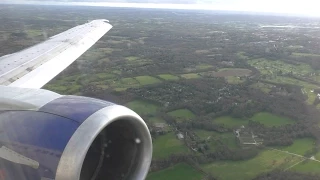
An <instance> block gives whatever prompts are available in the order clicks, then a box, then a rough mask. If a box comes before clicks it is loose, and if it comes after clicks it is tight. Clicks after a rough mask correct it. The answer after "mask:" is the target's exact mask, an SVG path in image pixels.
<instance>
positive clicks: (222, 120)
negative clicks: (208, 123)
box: [213, 116, 248, 128]
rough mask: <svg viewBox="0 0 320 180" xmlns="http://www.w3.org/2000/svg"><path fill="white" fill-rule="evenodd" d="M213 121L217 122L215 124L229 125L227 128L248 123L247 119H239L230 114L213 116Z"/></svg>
mask: <svg viewBox="0 0 320 180" xmlns="http://www.w3.org/2000/svg"><path fill="white" fill-rule="evenodd" d="M213 122H214V123H217V124H223V125H224V126H226V127H229V128H234V127H240V126H242V125H246V124H247V123H248V121H246V120H243V119H239V118H233V117H231V116H222V117H218V118H215V119H214V120H213Z"/></svg>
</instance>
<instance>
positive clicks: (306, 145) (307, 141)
mask: <svg viewBox="0 0 320 180" xmlns="http://www.w3.org/2000/svg"><path fill="white" fill-rule="evenodd" d="M314 146H315V140H314V139H312V138H301V139H296V140H294V143H293V144H292V145H290V146H287V147H282V148H277V149H281V150H283V151H288V152H291V153H295V154H299V155H302V156H303V155H304V154H305V153H306V152H307V151H309V150H312V149H313V147H314Z"/></svg>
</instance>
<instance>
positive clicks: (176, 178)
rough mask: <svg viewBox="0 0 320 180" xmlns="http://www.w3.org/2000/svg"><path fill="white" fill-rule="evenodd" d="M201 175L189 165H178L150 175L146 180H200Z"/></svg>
mask: <svg viewBox="0 0 320 180" xmlns="http://www.w3.org/2000/svg"><path fill="white" fill-rule="evenodd" d="M203 177H204V175H203V174H202V173H200V172H199V171H197V170H195V169H194V168H192V167H191V166H190V165H187V164H184V163H180V164H176V165H174V166H172V167H169V168H167V169H164V170H161V171H157V172H153V173H150V174H149V175H148V177H147V178H146V180H201V179H202V178H203Z"/></svg>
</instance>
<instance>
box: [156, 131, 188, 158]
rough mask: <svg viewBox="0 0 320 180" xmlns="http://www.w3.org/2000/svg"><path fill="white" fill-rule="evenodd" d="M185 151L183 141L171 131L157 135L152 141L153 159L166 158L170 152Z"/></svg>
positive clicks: (186, 150)
mask: <svg viewBox="0 0 320 180" xmlns="http://www.w3.org/2000/svg"><path fill="white" fill-rule="evenodd" d="M187 152H188V149H187V147H186V146H185V145H184V144H183V141H180V140H178V139H177V137H176V135H175V134H174V133H173V132H171V133H168V134H165V135H162V136H159V137H157V138H156V139H155V140H154V141H153V155H152V157H153V158H154V159H158V158H166V157H168V156H170V155H171V154H175V153H176V154H178V153H187Z"/></svg>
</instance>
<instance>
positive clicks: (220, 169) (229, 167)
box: [202, 150, 302, 180]
mask: <svg viewBox="0 0 320 180" xmlns="http://www.w3.org/2000/svg"><path fill="white" fill-rule="evenodd" d="M301 160H302V159H301V158H300V157H297V156H293V155H290V154H286V153H283V152H279V151H275V150H265V151H263V152H261V153H259V155H258V156H256V157H255V158H253V159H250V160H246V161H220V162H215V163H210V164H205V165H202V167H203V168H204V170H205V171H206V172H208V173H212V174H213V175H214V176H215V177H217V178H218V179H219V180H230V179H237V180H247V179H252V178H254V177H255V176H257V175H258V174H260V173H263V172H268V171H271V170H272V169H275V168H281V169H286V168H288V167H290V166H292V165H294V164H295V163H297V162H299V161H301ZM248 169H249V170H248Z"/></svg>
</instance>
